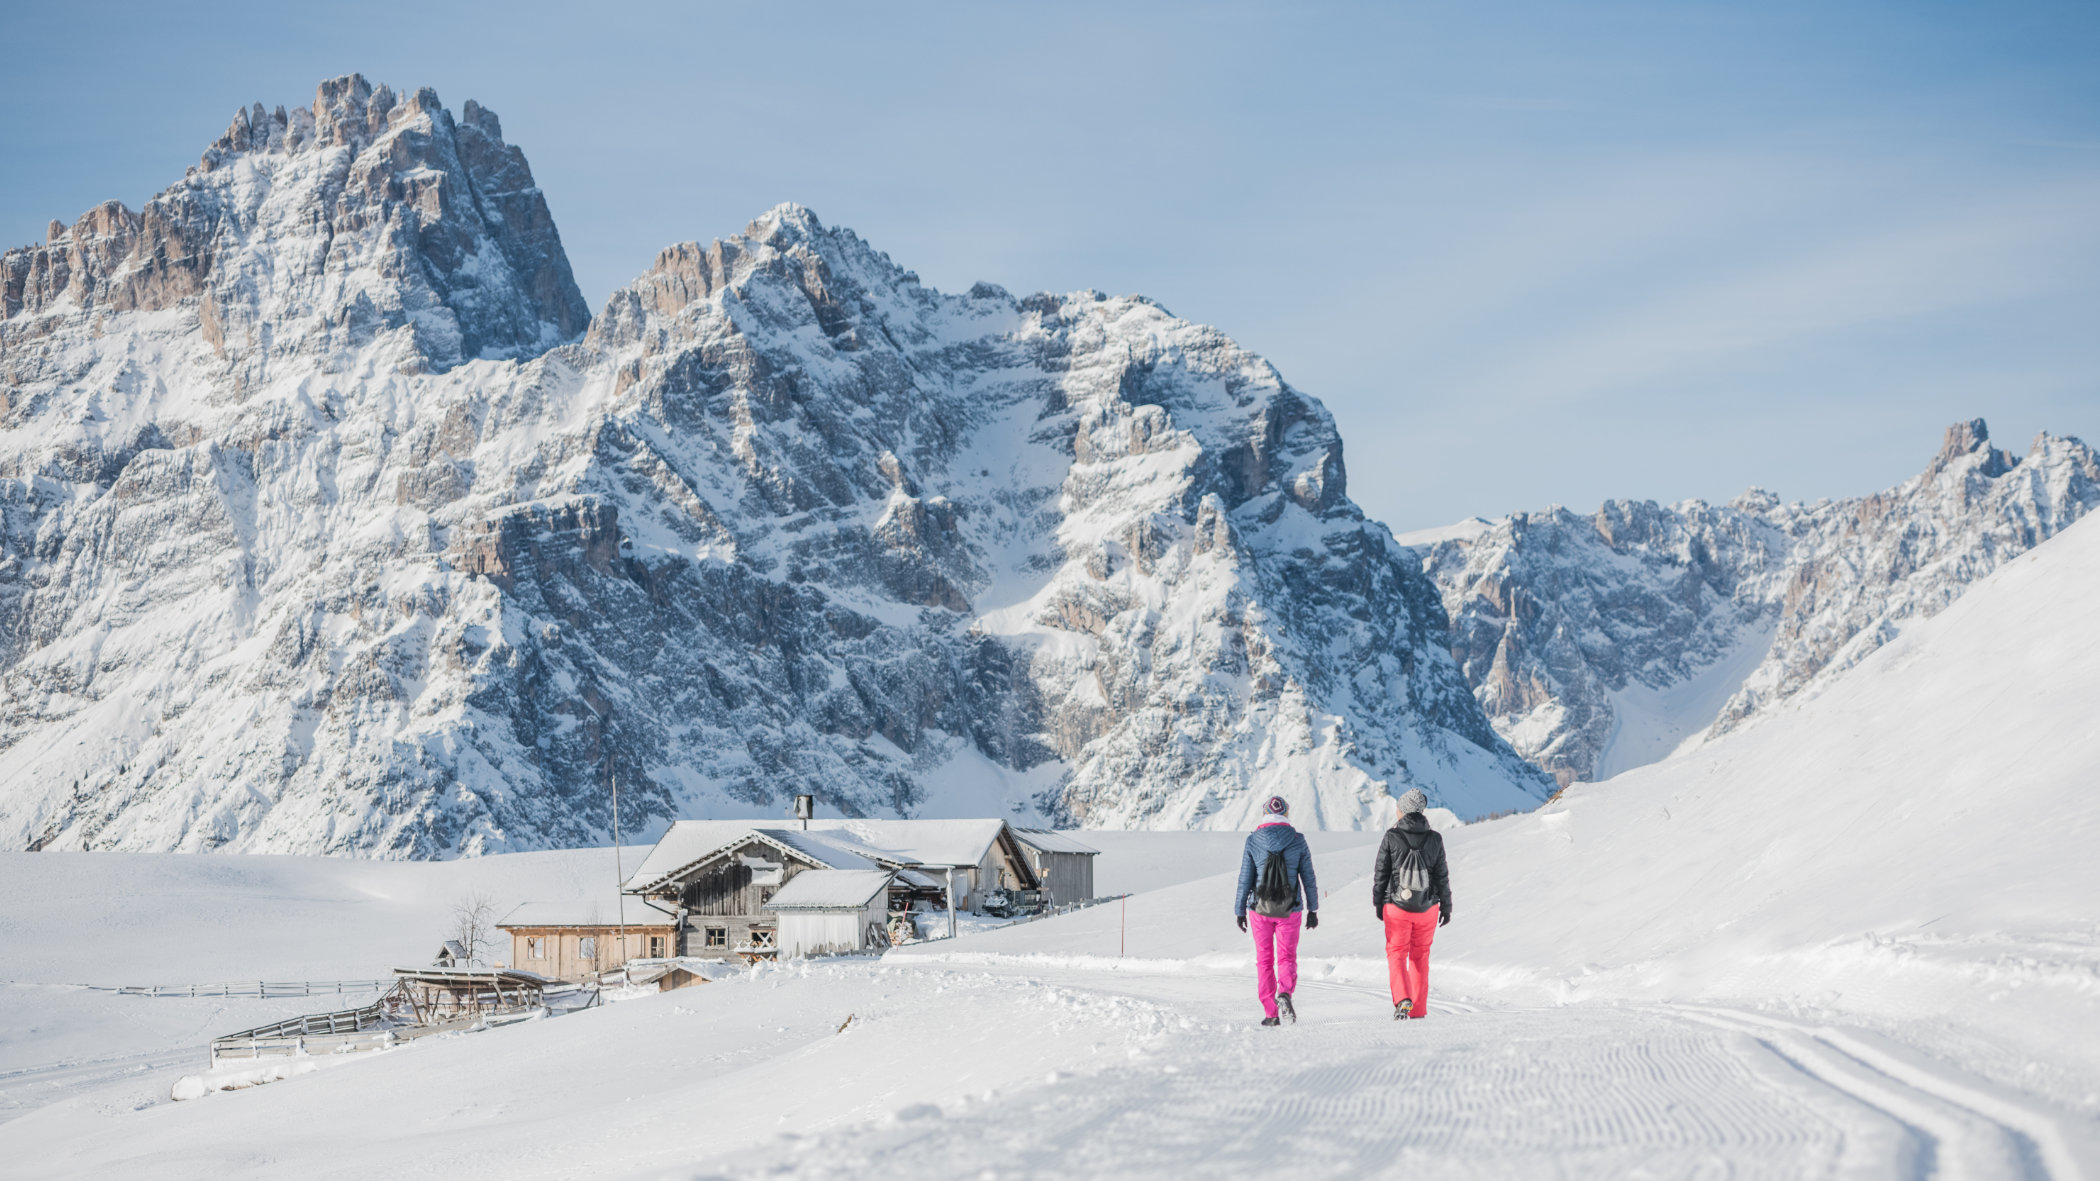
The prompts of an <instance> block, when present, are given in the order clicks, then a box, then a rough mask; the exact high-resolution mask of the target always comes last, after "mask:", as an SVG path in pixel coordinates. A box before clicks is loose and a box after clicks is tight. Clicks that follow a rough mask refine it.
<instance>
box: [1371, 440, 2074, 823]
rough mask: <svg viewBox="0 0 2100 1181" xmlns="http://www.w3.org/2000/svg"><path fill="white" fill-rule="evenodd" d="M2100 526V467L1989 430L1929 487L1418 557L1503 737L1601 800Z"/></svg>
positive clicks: (1597, 525)
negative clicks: (1997, 573) (2042, 547)
mask: <svg viewBox="0 0 2100 1181" xmlns="http://www.w3.org/2000/svg"><path fill="white" fill-rule="evenodd" d="M2096 506H2100V456H2096V455H2095V453H2094V451H2093V449H2092V448H2091V447H2088V446H2086V445H2085V444H2084V443H2082V442H2080V441H2079V440H2077V439H2074V438H2067V437H2059V436H2055V435H2049V434H2046V433H2045V434H2042V435H2040V436H2038V437H2037V438H2036V439H2035V440H2034V443H2033V445H2032V446H2031V447H2030V448H2029V449H2028V453H2027V454H2026V455H2025V456H2023V457H2015V456H2013V455H2010V454H2008V453H2007V452H2005V451H2002V450H2000V449H1999V448H1997V447H1995V446H1993V445H1992V444H1991V443H1990V437H1989V432H1988V431H1987V429H1986V428H1985V425H1984V423H1983V421H1982V420H1981V419H1978V420H1975V421H1972V422H1965V423H1957V424H1955V425H1954V426H1952V427H1950V428H1948V431H1947V436H1946V441H1945V444H1944V445H1943V446H1942V448H1941V449H1940V452H1939V454H1938V455H1937V456H1935V457H1934V458H1933V460H1932V462H1931V463H1930V464H1929V465H1927V467H1926V468H1925V470H1924V471H1923V472H1921V473H1920V474H1918V475H1917V476H1914V477H1912V478H1911V479H1909V480H1907V481H1905V482H1904V483H1902V484H1900V485H1897V486H1896V487H1894V488H1891V489H1889V490H1887V491H1885V492H1880V493H1876V494H1874V495H1871V496H1865V497H1859V498H1856V499H1850V500H1835V501H1832V500H1826V501H1819V502H1816V503H1813V504H1789V503H1782V502H1781V501H1780V500H1779V498H1778V497H1776V496H1773V495H1772V494H1770V493H1767V492H1762V491H1757V490H1753V491H1751V492H1750V493H1747V494H1745V495H1744V496H1742V497H1739V498H1737V499H1736V500H1734V501H1731V502H1730V503H1728V504H1724V505H1713V504H1707V503H1705V502H1703V501H1697V500H1693V501H1686V502H1683V503H1681V504H1676V505H1669V506H1664V505H1658V504H1656V503H1655V502H1653V501H1626V500H1615V501H1611V502H1608V503H1606V504H1605V505H1604V506H1603V507H1601V508H1599V509H1598V510H1597V511H1596V512H1595V513H1594V514H1591V515H1588V516H1582V515H1578V514H1575V513H1572V512H1569V511H1568V510H1566V509H1564V508H1558V507H1555V508H1552V509H1548V510H1546V511H1545V512H1540V513H1520V514H1517V515H1515V516H1512V517H1509V518H1507V519H1504V520H1502V521H1495V522H1489V521H1472V522H1466V523H1463V524H1461V525H1457V526H1451V527H1449V528H1446V529H1441V530H1434V531H1430V532H1429V533H1427V534H1419V535H1409V536H1407V537H1403V538H1402V539H1401V540H1403V541H1409V542H1413V543H1414V544H1415V545H1416V548H1417V550H1418V552H1420V553H1421V554H1422V556H1423V566H1424V569H1425V570H1426V571H1427V572H1428V573H1429V575H1430V576H1431V577H1432V578H1434V579H1435V580H1436V583H1437V586H1438V588H1439V589H1440V591H1441V592H1442V594H1443V596H1444V604H1445V607H1446V609H1447V610H1448V611H1449V612H1450V615H1451V620H1452V651H1453V654H1454V655H1455V656H1456V657H1457V659H1458V661H1459V665H1460V667H1461V668H1462V669H1464V670H1465V674H1466V680H1467V683H1468V684H1470V685H1471V686H1472V687H1473V690H1474V693H1475V695H1476V696H1477V697H1478V698H1479V700H1480V702H1481V705H1482V707H1483V708H1484V709H1486V711H1487V713H1488V717H1489V718H1490V720H1492V721H1493V723H1494V725H1495V728H1496V730H1497V731H1498V732H1499V733H1501V734H1502V735H1503V736H1504V737H1506V738H1508V739H1509V740H1510V742H1511V744H1512V745H1514V746H1515V747H1516V748H1517V750H1518V751H1519V752H1520V753H1522V754H1523V755H1524V756H1525V757H1526V758H1528V759H1530V760H1532V761H1533V762H1534V763H1535V764H1537V765H1538V766H1539V767H1541V768H1542V769H1544V770H1545V771H1547V772H1549V773H1551V774H1552V775H1554V776H1555V778H1556V779H1558V780H1559V781H1560V782H1561V783H1562V784H1566V783H1569V782H1573V781H1576V780H1586V779H1602V778H1607V777H1609V776H1611V775H1614V774H1617V773H1618V772H1620V771H1624V770H1627V769H1628V768H1631V767H1636V766H1640V765H1642V764H1645V763H1649V762H1652V761H1654V760H1656V759H1659V758H1662V757H1663V756H1665V755H1667V754H1669V753H1670V752H1671V751H1672V750H1674V749H1676V748H1678V747H1679V746H1681V745H1683V744H1685V743H1687V742H1696V741H1699V740H1700V739H1702V738H1703V737H1705V736H1710V735H1717V734H1720V733H1724V732H1726V731H1728V730H1731V729H1733V728H1735V727H1737V726H1739V725H1741V724H1742V723H1744V722H1746V721H1748V720H1750V719H1753V718H1756V717H1759V716H1761V715H1763V714H1765V713H1767V712H1769V711H1770V710H1771V708H1772V707H1773V706H1775V705H1777V704H1778V703H1780V702H1782V701H1785V700H1787V699H1789V698H1792V697H1794V696H1796V695H1799V694H1803V693H1814V692H1817V691H1820V690H1821V689H1822V688H1823V687H1824V686H1826V685H1828V684H1830V683H1831V682H1832V681H1833V680H1834V679H1835V678H1836V677H1837V676H1839V675H1840V674H1841V673H1843V672H1844V671H1845V670H1846V669H1849V668H1851V667H1852V666H1854V665H1855V664H1857V663H1858V662H1859V661H1860V660H1861V659H1863V658H1864V657H1865V656H1867V655H1868V654H1870V653H1872V652H1873V651H1874V650H1876V649H1877V648H1879V647H1881V646H1882V645H1883V644H1885V643H1887V642H1888V641H1889V640H1891V639H1893V638H1894V637H1895V636H1896V635H1897V634H1898V632H1899V631H1900V630H1901V628H1902V627H1903V625H1904V623H1905V622H1906V621H1907V620H1912V619H1921V618H1926V617H1930V616H1932V615H1934V614H1936V613H1937V612H1939V611H1940V610H1941V609H1943V608H1945V607H1947V606H1948V605H1949V604H1951V603H1953V602H1954V601H1955V599H1956V598H1958V597H1959V596H1960V595H1961V594H1962V593H1963V591H1964V590H1966V589H1967V588H1968V586H1969V585H1970V584H1971V583H1973V582H1975V581H1977V580H1978V579H1980V578H1982V577H1983V576H1984V575H1986V574H1989V573H1990V572H1991V571H1992V570H1994V569H1996V568H1997V567H1998V566H2000V565H2002V564H2004V563H2005V562H2006V561H2008V560H2010V559H2012V558H2014V557H2017V556H2018V555H2020V554H2022V553H2024V552H2026V551H2028V550H2030V549H2032V548H2033V547H2035V546H2036V545H2039V544H2040V543H2042V542H2043V541H2046V540H2048V539H2049V538H2050V537H2052V536H2054V535H2055V534H2056V533H2058V532H2060V531H2061V530H2063V529H2064V528H2065V527H2067V526H2068V525H2070V524H2071V523H2072V522H2074V521H2076V520H2078V519H2079V518H2080V517H2081V516H2083V515H2084V514H2086V513H2087V512H2089V511H2091V510H2092V509H2093V508H2095V507H2096Z"/></svg>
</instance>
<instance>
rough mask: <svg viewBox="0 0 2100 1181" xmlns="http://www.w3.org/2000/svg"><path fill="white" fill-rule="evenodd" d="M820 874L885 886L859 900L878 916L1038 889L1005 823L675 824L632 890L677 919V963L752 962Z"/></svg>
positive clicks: (962, 905) (774, 946) (776, 938)
mask: <svg viewBox="0 0 2100 1181" xmlns="http://www.w3.org/2000/svg"><path fill="white" fill-rule="evenodd" d="M805 825H806V826H807V827H805ZM820 871H821V872H848V871H856V872H860V873H881V874H884V875H887V878H888V881H887V884H886V885H885V887H884V889H883V891H882V894H881V896H880V897H873V898H868V899H866V900H856V909H858V910H861V911H863V912H865V913H868V914H873V913H874V910H875V909H876V907H878V906H880V907H881V909H882V910H883V912H884V913H885V914H888V913H890V912H897V911H904V910H907V909H911V908H914V907H917V908H921V909H925V908H933V909H940V910H950V909H952V910H973V909H976V906H977V904H978V903H979V902H980V901H981V900H982V899H983V898H984V897H985V896H986V894H987V893H988V892H990V891H993V890H995V889H1005V890H1039V889H1041V883H1040V880H1039V879H1038V877H1037V875H1036V870H1035V867H1034V864H1033V863H1032V862H1031V861H1030V859H1029V857H1028V854H1027V852H1026V851H1025V850H1024V849H1023V847H1022V845H1021V843H1020V841H1019V840H1018V839H1017V838H1016V837H1015V836H1014V832H1013V830H1012V829H1010V828H1008V827H1007V825H1006V822H1005V821H1003V820H854V819H824V820H815V819H812V820H807V821H795V820H790V821H779V822H772V823H768V822H763V821H761V822H757V823H754V822H752V821H748V820H741V821H739V820H681V821H679V822H677V823H676V824H673V825H672V826H671V828H670V831H668V832H666V833H665V834H664V836H663V839H662V840H660V841H658V842H657V843H656V847H655V848H654V849H652V850H650V853H649V856H648V857H646V858H644V859H643V861H642V865H641V868H639V869H637V870H636V871H635V873H634V875H633V876H632V877H630V878H629V879H628V881H627V890H628V892H629V893H632V894H635V895H638V896H640V897H642V898H645V899H647V900H649V901H650V902H651V903H652V904H654V905H656V906H658V907H660V908H662V909H663V910H665V911H674V912H676V913H677V915H678V918H677V920H676V926H677V938H676V940H675V941H674V945H675V951H674V954H677V955H686V956H703V957H710V958H716V959H728V958H730V957H732V956H742V957H744V958H746V959H750V958H757V957H761V956H768V955H773V954H779V953H781V952H783V951H785V949H784V948H783V947H782V946H781V943H780V940H781V937H782V935H783V934H784V933H785V930H786V928H785V927H783V916H784V915H785V914H786V913H788V912H784V911H781V910H778V909H775V908H774V907H773V906H771V905H770V904H771V903H772V902H773V901H774V899H775V897H776V896H777V895H778V894H779V893H780V892H781V891H782V890H785V889H786V888H787V887H788V886H789V885H790V884H791V883H792V882H794V881H795V880H796V879H797V878H798V877H800V876H802V875H804V874H808V873H812V872H820ZM825 880H827V881H843V879H825ZM855 880H856V881H860V880H866V881H872V880H873V879H855ZM856 888H857V887H856ZM804 889H810V890H814V889H815V887H814V886H811V887H804ZM823 897H825V898H826V899H829V898H830V897H831V895H830V894H828V893H826V894H825V895H823ZM791 901H792V896H791ZM827 905H829V904H828V903H827ZM791 909H792V908H791ZM834 909H835V908H834ZM832 917H833V918H837V917H838V916H837V915H836V914H834V915H833V916H832ZM809 921H811V922H814V920H813V919H811V920H809ZM802 922H803V920H802V919H800V918H798V919H797V920H796V923H797V924H800V923H802ZM828 922H829V920H827V923H828ZM864 925H865V924H863V926H864ZM796 929H797V930H813V929H815V928H812V927H803V926H799V925H798V926H797V928H796ZM825 929H826V930H829V926H826V927H825ZM798 938H801V936H798ZM820 942H824V943H827V944H829V943H836V942H838V940H835V939H831V938H829V937H827V938H826V939H825V940H822V941H820ZM785 953H786V954H789V955H793V954H798V953H796V952H791V951H788V952H785ZM802 954H807V953H802ZM528 966H529V965H528Z"/></svg>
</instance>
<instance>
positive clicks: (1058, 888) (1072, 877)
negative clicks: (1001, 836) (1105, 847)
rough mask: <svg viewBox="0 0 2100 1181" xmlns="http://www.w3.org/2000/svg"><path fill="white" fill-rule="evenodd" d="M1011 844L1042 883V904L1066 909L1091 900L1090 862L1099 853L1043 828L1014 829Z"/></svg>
mask: <svg viewBox="0 0 2100 1181" xmlns="http://www.w3.org/2000/svg"><path fill="white" fill-rule="evenodd" d="M1013 831H1014V840H1016V841H1019V842H1020V844H1021V850H1022V852H1023V853H1024V854H1025V855H1026V856H1027V858H1028V861H1029V864H1030V865H1031V866H1032V867H1033V868H1034V869H1035V873H1036V877H1037V878H1039V879H1041V881H1042V883H1043V901H1044V902H1045V903H1046V904H1048V905H1050V906H1069V905H1071V904H1072V903H1074V902H1087V901H1090V900H1092V898H1093V897H1094V858H1096V857H1099V856H1100V855H1101V850H1099V849H1096V848H1094V847H1092V846H1091V845H1085V844H1082V843H1080V842H1079V841H1077V840H1074V839H1073V838H1072V836H1071V834H1070V833H1062V832H1052V831H1050V830H1049V829H1044V828H1017V829H1015V830H1013Z"/></svg>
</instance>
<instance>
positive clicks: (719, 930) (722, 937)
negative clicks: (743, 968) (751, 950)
mask: <svg viewBox="0 0 2100 1181" xmlns="http://www.w3.org/2000/svg"><path fill="white" fill-rule="evenodd" d="M649 942H650V945H651V946H654V945H656V944H658V943H661V942H663V937H662V936H661V935H657V936H651V937H650V940H649ZM707 946H709V947H727V946H729V928H727V927H709V928H708V929H707Z"/></svg>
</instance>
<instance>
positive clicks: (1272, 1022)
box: [1261, 1017, 1283, 1025]
mask: <svg viewBox="0 0 2100 1181" xmlns="http://www.w3.org/2000/svg"><path fill="white" fill-rule="evenodd" d="M1261 1023H1262V1024H1263V1025H1281V1024H1283V1022H1281V1021H1278V1020H1277V1019H1276V1018H1274V1017H1264V1018H1262V1019H1261Z"/></svg>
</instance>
